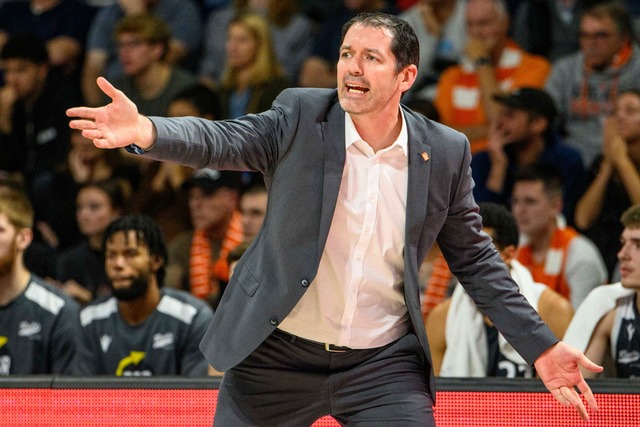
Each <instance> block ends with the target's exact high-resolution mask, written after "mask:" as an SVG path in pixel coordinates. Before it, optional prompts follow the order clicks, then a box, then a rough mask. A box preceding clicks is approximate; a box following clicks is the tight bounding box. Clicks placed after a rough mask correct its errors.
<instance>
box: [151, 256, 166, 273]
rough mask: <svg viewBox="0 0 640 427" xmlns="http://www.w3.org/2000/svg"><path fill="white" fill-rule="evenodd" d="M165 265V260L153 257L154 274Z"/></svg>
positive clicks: (152, 267)
mask: <svg viewBox="0 0 640 427" xmlns="http://www.w3.org/2000/svg"><path fill="white" fill-rule="evenodd" d="M163 265H164V260H163V259H162V258H161V257H160V256H159V255H152V256H151V269H152V270H153V272H154V273H155V272H157V271H158V270H160V268H162V266H163Z"/></svg>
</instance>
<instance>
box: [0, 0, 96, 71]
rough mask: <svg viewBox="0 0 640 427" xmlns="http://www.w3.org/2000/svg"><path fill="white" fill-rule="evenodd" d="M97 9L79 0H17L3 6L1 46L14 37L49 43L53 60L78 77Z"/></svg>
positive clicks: (53, 63) (0, 21)
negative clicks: (19, 36) (20, 36)
mask: <svg viewBox="0 0 640 427" xmlns="http://www.w3.org/2000/svg"><path fill="white" fill-rule="evenodd" d="M92 17H93V10H92V9H91V8H90V7H89V6H87V5H86V4H85V3H84V2H82V1H76V0H29V1H24V0H14V1H8V2H6V3H2V4H1V5H0V48H1V47H2V46H3V45H4V44H5V43H6V41H7V39H8V38H9V37H10V36H14V35H26V34H28V35H30V36H33V37H35V38H38V39H40V40H42V41H44V42H45V43H46V46H47V51H48V53H49V63H50V64H51V66H52V67H56V68H59V69H60V70H61V71H62V72H63V74H74V78H75V79H77V74H79V70H80V66H81V65H82V57H83V56H84V48H85V39H86V38H87V33H88V32H89V24H90V23H91V19H92Z"/></svg>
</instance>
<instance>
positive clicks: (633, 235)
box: [622, 226, 640, 240]
mask: <svg viewBox="0 0 640 427" xmlns="http://www.w3.org/2000/svg"><path fill="white" fill-rule="evenodd" d="M622 238H623V239H625V240H640V226H638V227H625V229H624V230H623V231H622Z"/></svg>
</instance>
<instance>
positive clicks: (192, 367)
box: [74, 215, 213, 377]
mask: <svg viewBox="0 0 640 427" xmlns="http://www.w3.org/2000/svg"><path fill="white" fill-rule="evenodd" d="M103 250H104V254H105V269H106V271H107V276H108V278H109V280H110V285H111V290H112V294H113V296H110V297H103V298H99V299H98V300H96V301H95V302H93V303H92V304H90V305H89V306H87V307H85V308H84V309H83V310H82V311H81V312H80V323H81V326H82V336H81V339H80V340H79V341H80V342H79V351H78V356H77V360H76V363H75V365H76V366H75V369H74V374H76V375H115V376H121V377H127V376H130V377H148V376H158V375H182V376H186V377H204V376H206V375H207V371H208V364H207V362H206V360H205V359H204V356H203V355H202V353H201V352H200V350H199V348H198V345H199V344H200V341H201V340H202V337H203V336H204V332H205V330H206V328H207V325H208V324H209V322H210V321H211V318H212V316H213V313H212V311H211V309H210V308H209V307H208V306H207V304H205V303H204V302H202V301H200V300H198V299H197V298H194V297H193V296H191V295H189V294H188V293H186V292H182V291H179V290H176V289H167V288H164V287H163V280H164V273H165V266H166V262H167V247H166V245H165V243H164V239H163V237H162V232H161V231H160V228H159V227H158V226H157V225H156V224H155V223H154V222H153V220H151V219H150V218H149V217H145V216H139V215H131V216H124V217H122V218H120V219H117V220H115V221H114V222H112V223H111V224H110V225H109V227H108V228H107V230H106V232H105V239H104V247H103Z"/></svg>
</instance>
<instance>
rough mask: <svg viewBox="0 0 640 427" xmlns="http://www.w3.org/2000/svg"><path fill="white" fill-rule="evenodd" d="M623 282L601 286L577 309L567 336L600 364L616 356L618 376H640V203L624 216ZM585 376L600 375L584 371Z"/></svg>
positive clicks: (615, 366)
mask: <svg viewBox="0 0 640 427" xmlns="http://www.w3.org/2000/svg"><path fill="white" fill-rule="evenodd" d="M620 220H621V222H622V224H623V226H624V228H623V231H622V233H621V235H620V242H621V248H620V250H619V251H618V259H619V260H620V282H619V283H614V284H611V285H603V286H600V287H598V288H596V289H594V290H593V291H591V293H590V294H589V296H588V297H587V298H586V299H585V300H584V302H583V303H582V304H581V305H580V307H579V308H578V310H577V311H576V314H575V317H574V319H573V320H572V321H571V324H570V325H569V329H568V330H567V333H566V335H565V339H566V340H567V341H568V342H571V343H572V344H573V345H575V346H577V347H579V348H581V349H582V350H583V351H585V354H587V355H588V356H589V358H591V360H594V361H596V362H597V363H602V362H605V361H606V360H607V359H613V360H612V362H613V368H614V370H613V372H607V371H605V373H603V375H606V376H612V377H617V378H633V379H636V380H637V379H638V378H640V357H638V353H639V352H640V316H639V315H638V312H639V309H638V307H639V306H640V205H638V204H636V205H633V206H631V207H630V208H629V209H627V210H626V211H625V212H624V213H623V214H622V217H621V219H620ZM584 375H585V377H588V378H595V377H596V376H597V375H594V374H591V373H588V372H584Z"/></svg>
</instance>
